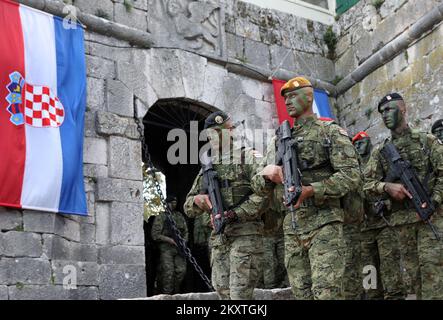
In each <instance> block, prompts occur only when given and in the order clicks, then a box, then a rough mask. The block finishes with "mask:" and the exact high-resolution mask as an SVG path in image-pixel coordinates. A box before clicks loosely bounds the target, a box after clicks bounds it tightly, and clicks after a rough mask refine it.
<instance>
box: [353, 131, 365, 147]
mask: <svg viewBox="0 0 443 320" xmlns="http://www.w3.org/2000/svg"><path fill="white" fill-rule="evenodd" d="M364 138H369V134H367V133H366V132H365V131H360V132H359V133H357V134H356V135H355V136H354V137H353V138H352V144H354V143H355V142H356V141H358V140H361V139H364Z"/></svg>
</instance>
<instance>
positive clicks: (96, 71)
mask: <svg viewBox="0 0 443 320" xmlns="http://www.w3.org/2000/svg"><path fill="white" fill-rule="evenodd" d="M86 70H87V73H88V76H89V77H94V78H99V79H114V78H115V63H114V61H111V60H107V59H104V58H100V57H94V56H90V55H86Z"/></svg>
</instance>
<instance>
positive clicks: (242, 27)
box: [235, 19, 261, 41]
mask: <svg viewBox="0 0 443 320" xmlns="http://www.w3.org/2000/svg"><path fill="white" fill-rule="evenodd" d="M235 34H236V35H238V36H240V37H244V38H248V39H251V40H254V41H261V38H260V29H259V27H258V25H256V24H253V23H251V22H250V21H248V20H246V19H237V20H236V21H235Z"/></svg>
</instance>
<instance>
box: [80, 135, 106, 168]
mask: <svg viewBox="0 0 443 320" xmlns="http://www.w3.org/2000/svg"><path fill="white" fill-rule="evenodd" d="M84 141H85V142H84V147H83V162H84V163H92V164H103V165H106V164H107V163H108V153H107V143H106V140H105V139H101V138H88V137H86V138H85V140H84Z"/></svg>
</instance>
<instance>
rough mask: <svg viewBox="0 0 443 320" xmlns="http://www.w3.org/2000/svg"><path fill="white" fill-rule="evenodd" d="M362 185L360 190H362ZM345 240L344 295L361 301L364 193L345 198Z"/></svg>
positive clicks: (350, 194) (348, 298)
mask: <svg viewBox="0 0 443 320" xmlns="http://www.w3.org/2000/svg"><path fill="white" fill-rule="evenodd" d="M362 187H363V186H362V184H361V185H360V189H361V188H362ZM343 208H344V213H345V216H344V224H343V239H344V250H345V269H344V274H343V294H344V297H345V299H346V300H359V299H361V298H362V296H363V286H362V277H361V270H362V266H361V223H362V222H363V217H364V206H363V195H362V192H352V193H349V194H347V195H346V196H345V197H344V198H343Z"/></svg>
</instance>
